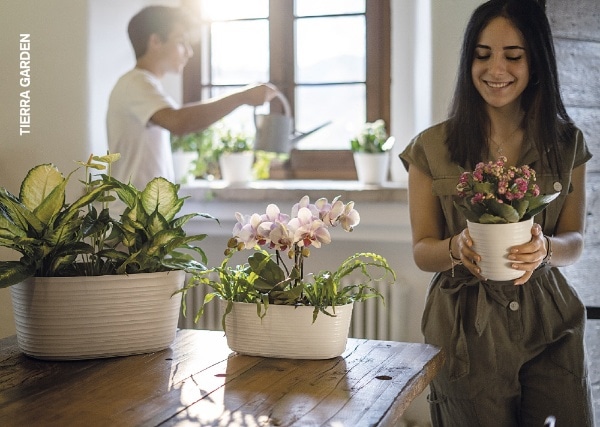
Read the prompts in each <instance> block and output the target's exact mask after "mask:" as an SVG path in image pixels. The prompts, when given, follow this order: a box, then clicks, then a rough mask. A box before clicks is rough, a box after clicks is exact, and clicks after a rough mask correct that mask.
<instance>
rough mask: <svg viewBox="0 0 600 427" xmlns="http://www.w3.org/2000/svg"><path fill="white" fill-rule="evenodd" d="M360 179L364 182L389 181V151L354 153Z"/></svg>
mask: <svg viewBox="0 0 600 427" xmlns="http://www.w3.org/2000/svg"><path fill="white" fill-rule="evenodd" d="M353 157H354V166H355V167H356V175H357V176H358V180H359V181H360V182H361V183H363V184H372V185H381V184H383V183H384V182H386V181H387V177H388V171H389V152H388V151H386V152H384V153H353Z"/></svg>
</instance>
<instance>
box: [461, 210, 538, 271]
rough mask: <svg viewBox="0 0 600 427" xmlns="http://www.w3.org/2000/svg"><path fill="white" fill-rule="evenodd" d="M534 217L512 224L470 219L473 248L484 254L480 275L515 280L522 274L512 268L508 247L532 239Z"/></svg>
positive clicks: (469, 225) (480, 264)
mask: <svg viewBox="0 0 600 427" xmlns="http://www.w3.org/2000/svg"><path fill="white" fill-rule="evenodd" d="M532 226H533V218H530V219H529V220H527V221H522V222H515V223H510V224H479V223H476V222H470V221H467V227H468V228H469V234H470V235H471V238H472V239H473V250H474V251H475V252H477V253H478V254H479V255H480V256H481V261H480V262H479V263H478V264H477V265H478V266H479V268H481V275H482V276H483V277H485V278H486V279H490V280H513V279H518V278H519V277H521V276H522V275H523V274H525V272H524V271H522V270H515V269H514V268H512V267H511V264H512V261H510V260H509V259H508V250H509V248H510V247H511V246H516V245H521V244H523V243H527V242H529V241H530V240H531V227H532Z"/></svg>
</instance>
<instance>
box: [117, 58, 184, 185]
mask: <svg viewBox="0 0 600 427" xmlns="http://www.w3.org/2000/svg"><path fill="white" fill-rule="evenodd" d="M169 107H172V108H177V105H176V103H175V101H173V99H171V98H170V97H169V96H168V95H167V94H166V93H165V92H164V89H163V88H162V84H161V82H160V80H159V79H158V78H157V77H156V76H155V75H153V74H152V73H150V72H149V71H145V70H141V69H138V68H134V69H133V70H131V71H129V72H127V73H126V74H124V75H123V76H122V77H121V78H120V79H119V80H118V81H117V84H116V85H115V87H114V88H113V90H112V92H111V94H110V98H109V101H108V112H107V115H106V125H107V134H108V148H109V150H110V152H111V153H121V159H120V160H119V161H117V162H116V163H114V164H113V166H112V176H114V177H115V178H117V179H118V180H120V181H123V182H125V183H127V182H129V181H131V183H132V184H133V185H134V186H135V187H136V188H138V189H140V190H141V189H143V188H144V187H145V186H146V184H147V183H148V182H149V181H150V180H152V179H153V178H155V177H157V176H162V177H164V178H166V179H168V180H170V181H171V182H173V180H174V178H175V174H174V172H173V155H172V153H171V141H170V133H169V131H168V130H166V129H164V128H162V127H160V126H157V125H155V124H154V123H152V122H151V121H150V117H152V115H153V114H154V113H156V112H157V111H159V110H162V109H163V108H169Z"/></svg>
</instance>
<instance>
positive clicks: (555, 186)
mask: <svg viewBox="0 0 600 427" xmlns="http://www.w3.org/2000/svg"><path fill="white" fill-rule="evenodd" d="M561 190H562V184H561V183H560V181H556V182H555V183H554V191H561Z"/></svg>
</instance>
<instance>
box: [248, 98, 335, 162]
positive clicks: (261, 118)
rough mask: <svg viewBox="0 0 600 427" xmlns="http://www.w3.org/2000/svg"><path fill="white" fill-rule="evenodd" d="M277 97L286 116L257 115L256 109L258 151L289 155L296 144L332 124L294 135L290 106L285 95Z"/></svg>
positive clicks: (256, 145)
mask: <svg viewBox="0 0 600 427" xmlns="http://www.w3.org/2000/svg"><path fill="white" fill-rule="evenodd" d="M277 97H279V98H280V99H281V102H282V104H283V111H284V114H257V113H256V108H255V109H254V125H255V126H256V137H255V140H254V148H255V149H256V150H264V151H271V152H276V153H289V152H290V150H291V149H292V146H293V145H294V144H295V143H297V142H298V141H300V140H302V139H304V138H306V137H307V136H309V135H311V134H312V133H314V132H316V131H318V130H319V129H321V128H323V127H325V126H327V125H329V124H330V123H331V122H326V123H323V124H322V125H319V126H317V127H316V128H314V129H312V130H310V131H308V132H296V133H294V132H293V131H292V129H293V126H292V117H291V109H290V105H289V103H288V101H287V99H286V98H285V96H284V95H283V93H281V92H278V93H277Z"/></svg>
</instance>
